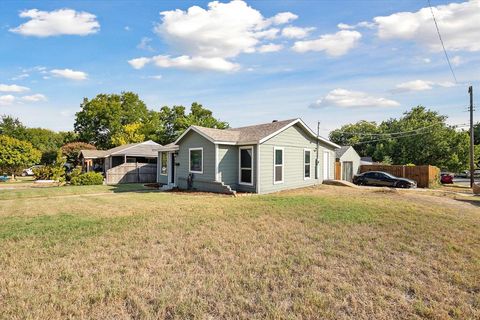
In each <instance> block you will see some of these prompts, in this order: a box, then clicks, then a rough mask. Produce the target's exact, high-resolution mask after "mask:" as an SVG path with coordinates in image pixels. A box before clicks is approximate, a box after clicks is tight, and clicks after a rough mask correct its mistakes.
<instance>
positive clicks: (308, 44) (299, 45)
mask: <svg viewBox="0 0 480 320" xmlns="http://www.w3.org/2000/svg"><path fill="white" fill-rule="evenodd" d="M361 37H362V35H361V34H360V32H358V31H351V30H341V31H338V32H337V33H334V34H324V35H322V36H320V38H318V39H315V40H305V41H296V42H295V44H294V45H293V48H292V49H293V50H294V51H297V52H302V53H303V52H307V51H325V52H326V53H327V54H328V55H330V56H333V57H338V56H342V55H344V54H346V53H347V52H348V51H349V50H350V49H352V48H354V47H355V46H356V45H357V44H358V42H359V40H360V38H361Z"/></svg>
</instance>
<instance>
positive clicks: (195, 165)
mask: <svg viewBox="0 0 480 320" xmlns="http://www.w3.org/2000/svg"><path fill="white" fill-rule="evenodd" d="M188 158H189V161H188V162H189V166H190V167H189V171H190V172H191V173H203V148H190V149H189V155H188Z"/></svg>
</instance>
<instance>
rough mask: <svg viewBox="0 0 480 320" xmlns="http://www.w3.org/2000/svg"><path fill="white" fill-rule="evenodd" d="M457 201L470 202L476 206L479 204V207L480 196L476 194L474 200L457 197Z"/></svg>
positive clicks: (479, 205)
mask: <svg viewBox="0 0 480 320" xmlns="http://www.w3.org/2000/svg"><path fill="white" fill-rule="evenodd" d="M455 200H457V201H460V202H465V203H469V204H471V205H474V206H477V207H480V196H475V198H474V200H471V199H458V198H457V199H455Z"/></svg>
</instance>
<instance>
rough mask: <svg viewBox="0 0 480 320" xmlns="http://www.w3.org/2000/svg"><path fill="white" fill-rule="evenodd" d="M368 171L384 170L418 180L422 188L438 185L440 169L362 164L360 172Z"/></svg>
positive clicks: (418, 184)
mask: <svg viewBox="0 0 480 320" xmlns="http://www.w3.org/2000/svg"><path fill="white" fill-rule="evenodd" d="M367 171H384V172H388V173H390V174H393V175H394V176H396V177H402V178H407V179H411V180H415V181H417V186H418V187H420V188H430V187H434V186H436V185H438V183H439V181H440V169H438V168H437V167H434V166H402V165H376V164H372V165H361V166H360V173H363V172H367Z"/></svg>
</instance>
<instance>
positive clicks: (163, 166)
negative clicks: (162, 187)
mask: <svg viewBox="0 0 480 320" xmlns="http://www.w3.org/2000/svg"><path fill="white" fill-rule="evenodd" d="M167 159H168V154H167V153H166V152H162V157H161V158H160V174H164V175H165V174H167Z"/></svg>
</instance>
